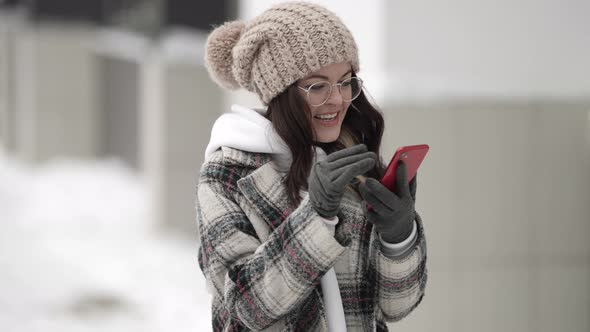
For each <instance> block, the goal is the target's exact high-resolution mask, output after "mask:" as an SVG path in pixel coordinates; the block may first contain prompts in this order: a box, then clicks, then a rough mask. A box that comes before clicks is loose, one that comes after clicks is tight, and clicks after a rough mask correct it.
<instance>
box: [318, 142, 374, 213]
mask: <svg viewBox="0 0 590 332" xmlns="http://www.w3.org/2000/svg"><path fill="white" fill-rule="evenodd" d="M376 161H377V155H376V154H375V153H374V152H371V151H367V146H366V145H364V144H359V145H355V146H352V147H349V148H346V149H342V150H340V151H336V152H334V153H332V154H330V155H328V156H327V157H326V159H325V160H322V161H319V162H317V163H315V165H313V167H312V169H311V175H310V180H309V199H310V202H311V204H312V206H313V208H314V209H315V210H316V211H317V213H318V214H319V215H320V216H322V217H324V218H333V217H335V216H336V214H338V211H339V210H340V200H341V199H342V195H343V194H344V188H346V186H347V185H348V184H349V183H350V181H351V180H352V179H353V178H354V177H355V176H357V175H362V174H364V173H366V172H368V171H369V170H371V169H372V168H373V167H374V166H375V162H376Z"/></svg>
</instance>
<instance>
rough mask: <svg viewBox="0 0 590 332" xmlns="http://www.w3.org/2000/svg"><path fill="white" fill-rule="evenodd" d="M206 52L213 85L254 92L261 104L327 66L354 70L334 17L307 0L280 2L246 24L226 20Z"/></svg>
mask: <svg viewBox="0 0 590 332" xmlns="http://www.w3.org/2000/svg"><path fill="white" fill-rule="evenodd" d="M205 48H206V49H205V66H206V67H207V70H208V71H209V74H210V76H211V78H212V79H213V80H214V81H215V82H216V83H217V84H219V85H220V86H222V87H225V88H228V89H238V88H244V89H246V90H248V91H251V92H254V93H256V94H257V95H258V96H259V97H260V99H261V100H262V102H264V103H265V104H268V103H269V102H270V101H271V100H272V99H273V98H274V97H276V96H277V95H279V94H280V93H281V92H283V91H284V90H285V89H286V88H287V87H288V86H290V85H291V84H293V83H294V82H295V81H297V80H299V79H301V78H303V77H305V76H307V75H309V74H310V73H312V72H314V71H316V70H319V69H320V68H322V67H325V66H327V65H329V64H333V63H339V62H349V63H350V64H351V66H352V69H353V70H354V71H355V72H358V70H359V61H358V50H357V46H356V43H355V41H354V39H353V37H352V34H351V33H350V31H349V30H348V29H347V28H346V26H344V24H343V23H342V21H340V19H339V18H338V17H337V16H336V15H335V14H334V13H332V12H331V11H329V10H328V9H326V8H324V7H321V6H319V5H317V4H312V3H308V2H299V1H297V2H285V3H281V4H278V5H275V6H273V7H271V8H269V9H267V10H266V11H264V12H263V13H262V14H260V15H259V16H257V17H256V18H254V19H253V20H251V21H249V22H243V21H232V22H227V23H225V24H223V25H221V26H219V27H217V28H216V29H215V30H213V31H212V32H211V34H210V35H209V37H208V38H207V42H206V47H205Z"/></svg>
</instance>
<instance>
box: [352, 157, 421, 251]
mask: <svg viewBox="0 0 590 332" xmlns="http://www.w3.org/2000/svg"><path fill="white" fill-rule="evenodd" d="M416 177H417V176H415V177H414V178H413V179H412V181H411V182H410V183H409V184H408V177H407V173H406V165H405V164H404V163H403V162H400V164H399V165H398V167H397V171H396V183H395V185H396V192H397V193H398V194H396V193H394V192H392V191H390V190H389V189H387V188H386V187H385V186H383V185H382V184H381V183H379V181H377V180H375V179H373V178H368V179H367V180H366V181H365V183H363V184H361V186H360V188H359V190H360V193H361V196H362V197H363V199H364V200H365V201H366V202H367V204H369V205H370V206H371V207H372V209H368V208H367V206H366V205H364V210H365V215H366V216H367V219H368V220H369V221H370V222H371V223H373V224H374V225H375V227H376V228H377V232H379V234H380V235H381V238H382V239H383V241H385V242H388V243H400V242H402V241H403V240H405V239H407V238H408V236H410V233H411V232H412V227H413V226H414V225H413V223H414V219H415V217H416V211H415V210H414V204H415V201H416Z"/></svg>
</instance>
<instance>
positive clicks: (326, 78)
mask: <svg viewBox="0 0 590 332" xmlns="http://www.w3.org/2000/svg"><path fill="white" fill-rule="evenodd" d="M350 73H352V69H351V70H349V71H347V72H346V73H344V74H343V75H342V76H340V78H342V77H344V76H346V75H348V74H350ZM312 78H321V79H324V80H327V81H328V80H330V78H329V77H328V76H324V75H317V74H316V75H312V76H309V77H306V78H304V79H303V80H304V81H307V80H309V79H312Z"/></svg>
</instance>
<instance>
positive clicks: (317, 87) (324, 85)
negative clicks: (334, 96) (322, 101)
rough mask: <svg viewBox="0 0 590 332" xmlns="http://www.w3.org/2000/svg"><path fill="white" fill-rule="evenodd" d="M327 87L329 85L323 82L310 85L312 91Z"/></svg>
mask: <svg viewBox="0 0 590 332" xmlns="http://www.w3.org/2000/svg"><path fill="white" fill-rule="evenodd" d="M326 87H327V85H326V84H323V83H321V84H312V85H310V87H309V89H310V90H311V91H321V90H323V89H326Z"/></svg>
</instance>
